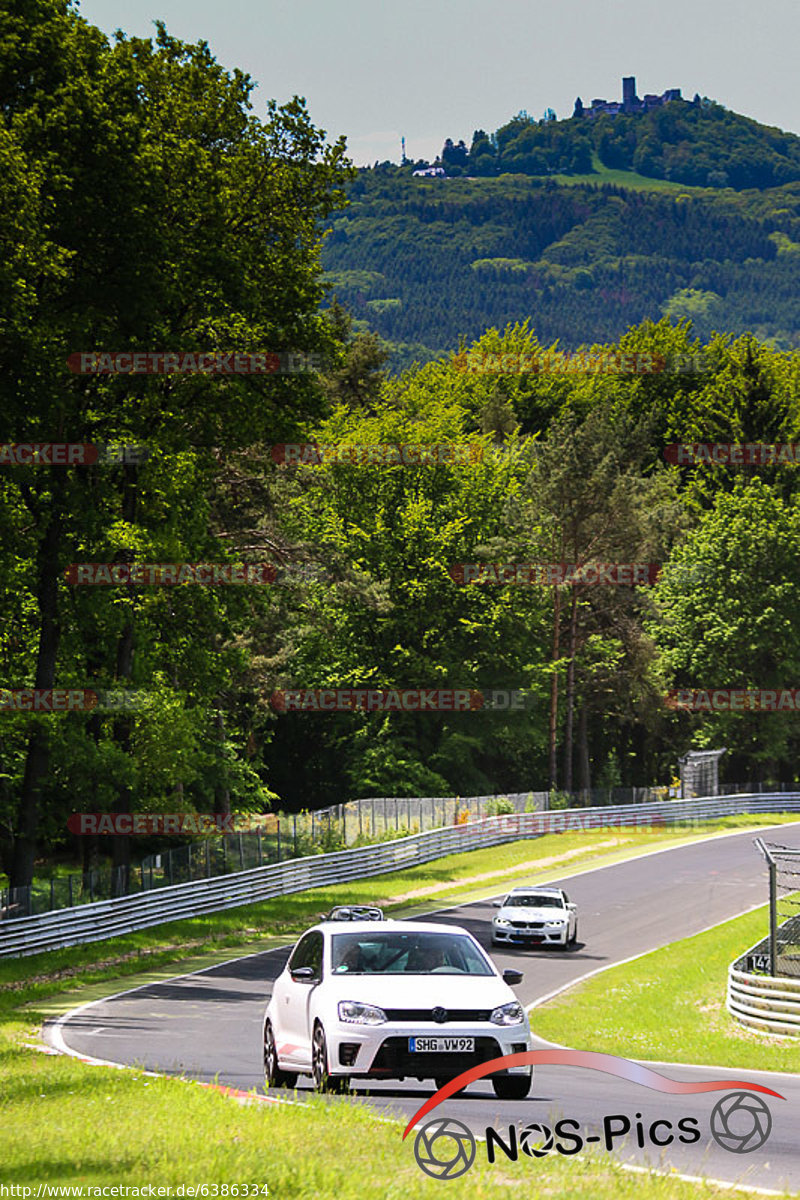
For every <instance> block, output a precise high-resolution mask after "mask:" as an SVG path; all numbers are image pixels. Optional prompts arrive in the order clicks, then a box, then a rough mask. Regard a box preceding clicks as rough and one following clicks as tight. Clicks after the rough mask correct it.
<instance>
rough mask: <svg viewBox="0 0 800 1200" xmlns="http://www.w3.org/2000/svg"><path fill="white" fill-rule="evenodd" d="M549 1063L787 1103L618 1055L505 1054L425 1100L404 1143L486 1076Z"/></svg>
mask: <svg viewBox="0 0 800 1200" xmlns="http://www.w3.org/2000/svg"><path fill="white" fill-rule="evenodd" d="M536 1063H538V1064H544V1063H550V1064H554V1065H556V1066H562V1067H587V1068H589V1069H590V1070H592V1071H604V1072H605V1073H606V1075H616V1076H617V1077H618V1078H619V1079H627V1080H628V1081H629V1082H630V1083H641V1084H642V1085H643V1086H644V1087H649V1088H652V1089H653V1091H656V1092H669V1093H670V1094H671V1095H673V1096H683V1095H689V1094H691V1093H695V1092H724V1091H727V1090H728V1089H730V1088H741V1089H743V1090H745V1091H748V1092H764V1093H765V1094H766V1095H767V1096H777V1098H778V1099H779V1100H785V1099H786V1097H785V1096H782V1095H781V1094H780V1092H774V1091H773V1090H772V1088H768V1087H762V1085H761V1084H760V1083H745V1081H744V1080H742V1079H707V1080H706V1081H705V1083H679V1082H678V1080H677V1079H668V1078H667V1076H666V1075H660V1074H659V1072H658V1071H654V1070H652V1068H651V1067H645V1066H644V1065H643V1064H642V1063H635V1062H631V1061H630V1059H627V1058H617V1056H616V1055H615V1054H600V1053H598V1052H597V1051H595V1050H526V1051H525V1052H524V1053H522V1054H504V1055H503V1056H502V1057H501V1058H492V1059H490V1060H489V1062H485V1063H479V1064H478V1066H477V1067H470V1069H469V1070H468V1071H464V1072H463V1073H462V1074H461V1075H457V1076H456V1078H455V1079H451V1080H450V1082H449V1083H446V1084H445V1085H444V1087H441V1088H439V1090H438V1092H435V1093H434V1094H433V1095H432V1096H431V1098H430V1100H426V1101H425V1103H424V1104H423V1105H422V1108H419V1109H417V1111H416V1112H415V1113H414V1116H413V1117H412V1118H411V1120H410V1121H409V1122H408V1125H407V1126H406V1129H405V1133H404V1134H403V1140H404V1141H405V1139H406V1138H407V1137H408V1135H409V1133H410V1132H411V1130H412V1129H413V1128H414V1126H415V1125H416V1123H417V1121H421V1120H422V1118H423V1117H425V1116H427V1115H428V1113H429V1112H432V1111H433V1109H434V1108H437V1107H438V1105H440V1104H441V1103H442V1101H443V1100H447V1099H448V1098H449V1097H450V1096H452V1095H453V1094H454V1093H455V1092H458V1091H460V1089H461V1088H463V1087H466V1086H467V1084H468V1083H474V1082H475V1080H476V1079H482V1078H483V1076H484V1075H493V1074H494V1072H495V1071H500V1070H502V1069H503V1068H505V1067H526V1066H529V1065H532V1064H536Z"/></svg>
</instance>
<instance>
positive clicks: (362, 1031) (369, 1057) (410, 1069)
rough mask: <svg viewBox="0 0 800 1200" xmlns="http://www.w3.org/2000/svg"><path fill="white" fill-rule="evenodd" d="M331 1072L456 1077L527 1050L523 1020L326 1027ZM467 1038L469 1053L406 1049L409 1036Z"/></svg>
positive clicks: (521, 1070)
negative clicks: (471, 1047) (470, 1043)
mask: <svg viewBox="0 0 800 1200" xmlns="http://www.w3.org/2000/svg"><path fill="white" fill-rule="evenodd" d="M325 1033H326V1038H327V1041H328V1054H329V1061H330V1070H331V1072H332V1073H333V1074H336V1075H348V1076H351V1077H353V1078H356V1077H361V1078H371V1079H405V1078H411V1079H437V1078H441V1077H447V1076H451V1077H455V1076H456V1075H460V1074H461V1073H462V1071H467V1070H469V1068H470V1067H474V1066H478V1065H479V1064H481V1063H485V1062H489V1061H490V1060H491V1059H493V1058H500V1057H502V1056H504V1055H506V1054H518V1053H522V1052H524V1051H526V1050H530V1049H531V1048H532V1042H531V1038H530V1034H529V1032H528V1025H527V1021H526V1022H525V1023H521V1024H519V1025H493V1024H491V1023H485V1024H484V1023H481V1024H480V1025H462V1024H457V1023H455V1022H453V1023H450V1022H448V1023H447V1024H446V1025H437V1024H427V1023H419V1024H416V1023H415V1024H414V1025H405V1024H402V1025H401V1024H395V1023H387V1024H385V1025H374V1026H363V1025H357V1024H355V1023H353V1024H351V1023H349V1022H337V1024H335V1025H334V1026H333V1027H332V1028H330V1029H327V1028H326V1031H325ZM422 1037H439V1038H441V1037H450V1038H460V1037H471V1038H474V1050H472V1051H461V1050H459V1051H457V1052H453V1051H441V1052H435V1053H432V1052H418V1051H412V1050H410V1049H409V1040H410V1039H411V1038H422ZM497 1073H498V1074H502V1075H530V1074H531V1073H532V1071H531V1068H530V1067H528V1066H522V1067H511V1068H507V1069H504V1070H502V1071H498V1072H497Z"/></svg>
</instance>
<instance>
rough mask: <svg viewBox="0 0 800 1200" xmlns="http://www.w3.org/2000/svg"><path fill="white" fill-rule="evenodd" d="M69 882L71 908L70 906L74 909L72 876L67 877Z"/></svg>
mask: <svg viewBox="0 0 800 1200" xmlns="http://www.w3.org/2000/svg"><path fill="white" fill-rule="evenodd" d="M67 882H68V884H69V906H70V908H72V906H73V904H74V903H75V901H74V900H73V899H72V876H71V875H68V876H67Z"/></svg>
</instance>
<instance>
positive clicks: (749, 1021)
mask: <svg viewBox="0 0 800 1200" xmlns="http://www.w3.org/2000/svg"><path fill="white" fill-rule="evenodd" d="M749 953H753V951H752V950H751V951H749ZM727 1005H728V1012H729V1013H730V1014H731V1016H732V1017H736V1020H737V1021H741V1022H742V1024H743V1025H749V1026H750V1027H751V1028H753V1029H760V1030H763V1031H765V1032H767V1033H782V1034H794V1035H795V1036H796V1037H797V1036H800V979H792V978H786V977H784V976H780V975H779V976H771V975H752V974H750V973H749V972H748V971H742V970H739V968H738V967H737V966H736V963H734V964H733V965H732V966H731V967H729V968H728V996H727Z"/></svg>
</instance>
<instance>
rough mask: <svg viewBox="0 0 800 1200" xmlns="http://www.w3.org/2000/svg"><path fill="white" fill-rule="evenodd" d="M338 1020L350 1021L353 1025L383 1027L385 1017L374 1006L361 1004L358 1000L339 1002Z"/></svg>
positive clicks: (383, 1013)
mask: <svg viewBox="0 0 800 1200" xmlns="http://www.w3.org/2000/svg"><path fill="white" fill-rule="evenodd" d="M339 1020H340V1021H351V1022H352V1023H353V1024H354V1025H384V1024H385V1023H386V1020H387V1017H386V1013H385V1012H384V1011H383V1009H382V1008H378V1007H377V1006H376V1005H374V1004H361V1003H359V1001H358V1000H340V1001H339Z"/></svg>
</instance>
